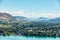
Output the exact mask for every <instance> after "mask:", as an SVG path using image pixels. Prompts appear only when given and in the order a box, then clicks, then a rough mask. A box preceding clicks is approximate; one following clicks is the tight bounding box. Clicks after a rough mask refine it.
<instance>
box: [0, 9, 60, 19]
mask: <svg viewBox="0 0 60 40" xmlns="http://www.w3.org/2000/svg"><path fill="white" fill-rule="evenodd" d="M0 12H3V13H9V14H11V15H13V16H25V17H27V18H31V17H32V18H39V17H47V18H55V17H60V14H59V13H34V12H31V13H25V11H24V10H20V11H13V12H8V11H0Z"/></svg>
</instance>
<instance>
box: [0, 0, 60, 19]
mask: <svg viewBox="0 0 60 40" xmlns="http://www.w3.org/2000/svg"><path fill="white" fill-rule="evenodd" d="M0 12H6V13H9V14H11V15H13V16H25V17H28V18H29V17H33V18H35V17H37V18H39V17H48V18H54V17H60V0H0Z"/></svg>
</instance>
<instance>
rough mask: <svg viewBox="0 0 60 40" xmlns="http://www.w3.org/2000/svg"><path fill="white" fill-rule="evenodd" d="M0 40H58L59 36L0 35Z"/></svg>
mask: <svg viewBox="0 0 60 40" xmlns="http://www.w3.org/2000/svg"><path fill="white" fill-rule="evenodd" d="M0 40H60V37H41V36H0Z"/></svg>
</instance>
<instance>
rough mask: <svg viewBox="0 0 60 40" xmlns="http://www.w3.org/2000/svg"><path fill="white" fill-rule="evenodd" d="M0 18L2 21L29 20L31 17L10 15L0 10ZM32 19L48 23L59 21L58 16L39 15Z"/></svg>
mask: <svg viewBox="0 0 60 40" xmlns="http://www.w3.org/2000/svg"><path fill="white" fill-rule="evenodd" d="M0 20H4V21H31V20H32V19H31V18H27V17H24V16H12V15H10V14H8V13H1V12H0ZM32 21H38V22H50V23H60V17H56V18H45V17H40V18H38V19H37V18H34V20H32Z"/></svg>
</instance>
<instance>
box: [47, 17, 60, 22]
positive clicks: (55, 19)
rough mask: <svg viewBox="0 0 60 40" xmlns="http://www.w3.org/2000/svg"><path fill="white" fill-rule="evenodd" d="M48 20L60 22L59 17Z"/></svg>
mask: <svg viewBox="0 0 60 40" xmlns="http://www.w3.org/2000/svg"><path fill="white" fill-rule="evenodd" d="M48 22H51V23H60V18H59V17H57V18H53V19H50V20H48Z"/></svg>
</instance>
